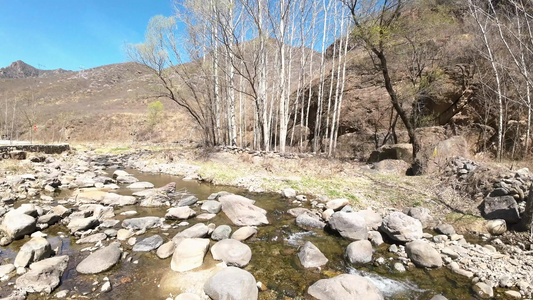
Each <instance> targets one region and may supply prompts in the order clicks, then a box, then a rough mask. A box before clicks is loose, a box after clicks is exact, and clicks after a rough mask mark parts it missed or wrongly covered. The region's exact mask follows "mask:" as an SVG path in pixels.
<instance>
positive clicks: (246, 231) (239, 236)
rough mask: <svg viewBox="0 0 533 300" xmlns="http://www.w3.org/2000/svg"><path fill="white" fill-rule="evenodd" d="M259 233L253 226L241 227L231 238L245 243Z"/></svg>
mask: <svg viewBox="0 0 533 300" xmlns="http://www.w3.org/2000/svg"><path fill="white" fill-rule="evenodd" d="M256 233H257V229H255V228H253V227H251V226H244V227H241V228H239V229H237V230H235V232H234V233H233V234H232V235H231V238H232V239H234V240H237V241H244V240H247V239H249V238H250V237H252V236H253V235H254V234H256Z"/></svg>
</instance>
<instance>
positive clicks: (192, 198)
mask: <svg viewBox="0 0 533 300" xmlns="http://www.w3.org/2000/svg"><path fill="white" fill-rule="evenodd" d="M196 202H198V197H196V196H193V195H190V196H187V197H185V198H182V199H181V200H180V201H178V206H179V207H180V206H191V205H193V204H194V203H196Z"/></svg>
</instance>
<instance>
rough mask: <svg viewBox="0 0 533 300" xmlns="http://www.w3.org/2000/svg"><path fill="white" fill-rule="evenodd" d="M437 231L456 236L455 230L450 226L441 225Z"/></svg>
mask: <svg viewBox="0 0 533 300" xmlns="http://www.w3.org/2000/svg"><path fill="white" fill-rule="evenodd" d="M435 231H436V232H437V233H440V234H445V235H452V234H455V229H454V228H453V226H452V225H450V224H445V223H441V224H439V225H437V227H435Z"/></svg>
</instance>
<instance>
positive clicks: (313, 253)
mask: <svg viewBox="0 0 533 300" xmlns="http://www.w3.org/2000/svg"><path fill="white" fill-rule="evenodd" d="M298 258H299V259H300V263H301V264H302V266H304V268H318V267H321V266H323V265H325V264H326V263H327V262H328V259H327V258H326V256H325V255H324V254H323V253H322V252H321V251H320V249H318V247H316V246H315V245H314V244H313V243H311V242H309V241H307V242H305V244H304V245H303V246H302V247H301V248H300V252H298Z"/></svg>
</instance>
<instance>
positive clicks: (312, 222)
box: [295, 212, 326, 229]
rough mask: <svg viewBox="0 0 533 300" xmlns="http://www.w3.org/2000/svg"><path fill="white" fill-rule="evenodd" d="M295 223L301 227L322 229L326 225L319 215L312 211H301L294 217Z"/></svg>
mask: <svg viewBox="0 0 533 300" xmlns="http://www.w3.org/2000/svg"><path fill="white" fill-rule="evenodd" d="M295 222H296V225H297V226H298V227H301V228H304V229H306V228H318V229H323V228H324V227H326V223H324V222H322V220H321V219H320V217H319V216H317V215H315V214H313V213H312V212H309V213H307V212H306V213H303V214H301V215H299V216H298V217H296V220H295Z"/></svg>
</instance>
